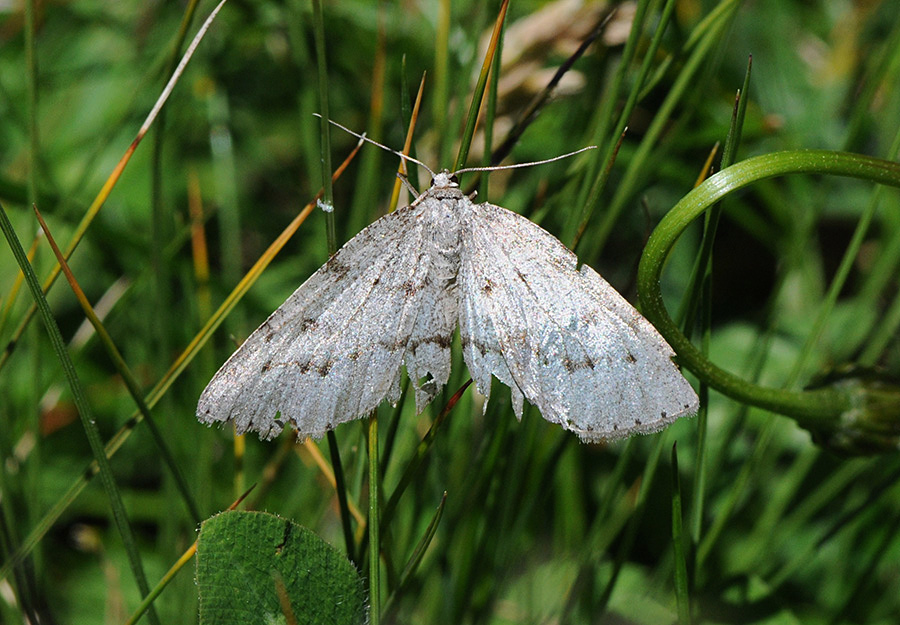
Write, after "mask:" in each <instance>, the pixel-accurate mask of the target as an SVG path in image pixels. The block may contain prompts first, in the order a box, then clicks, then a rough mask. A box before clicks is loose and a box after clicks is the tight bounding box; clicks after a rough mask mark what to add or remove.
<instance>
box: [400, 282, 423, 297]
mask: <svg viewBox="0 0 900 625" xmlns="http://www.w3.org/2000/svg"><path fill="white" fill-rule="evenodd" d="M397 288H398V289H399V290H401V291H403V292H404V294H406V296H407V297H410V296H412V295H415V294H416V293H418V292H419V285H417V284H416V283H415V282H413V281H412V280H407V281H406V282H404V283H403V284H401V285H400V286H398V287H397Z"/></svg>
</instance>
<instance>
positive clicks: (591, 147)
mask: <svg viewBox="0 0 900 625" xmlns="http://www.w3.org/2000/svg"><path fill="white" fill-rule="evenodd" d="M596 149H597V146H596V145H589V146H587V147H584V148H581V149H580V150H575V151H574V152H567V153H566V154H560V155H559V156H554V157H553V158H546V159H544V160H542V161H530V162H528V163H515V164H513V165H492V166H490V167H463V168H462V169H457V170H456V171H455V172H453V175H454V176H455V175H456V174H464V173H467V172H470V171H499V170H501V169H518V168H520V167H531V166H532V165H543V164H545V163H552V162H553V161H561V160H562V159H564V158H569V157H570V156H575V155H576V154H581V153H582V152H587V151H588V150H596Z"/></svg>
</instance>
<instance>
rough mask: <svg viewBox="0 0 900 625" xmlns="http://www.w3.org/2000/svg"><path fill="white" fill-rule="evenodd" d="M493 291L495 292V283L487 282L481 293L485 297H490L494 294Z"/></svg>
mask: <svg viewBox="0 0 900 625" xmlns="http://www.w3.org/2000/svg"><path fill="white" fill-rule="evenodd" d="M493 290H494V283H493V282H491V281H490V280H485V281H484V286H483V287H481V292H482V293H484V294H485V295H490V294H491V292H493Z"/></svg>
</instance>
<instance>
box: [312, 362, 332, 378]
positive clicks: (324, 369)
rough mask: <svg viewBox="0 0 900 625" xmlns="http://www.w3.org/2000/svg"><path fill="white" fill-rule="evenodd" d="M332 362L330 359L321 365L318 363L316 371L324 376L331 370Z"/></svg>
mask: <svg viewBox="0 0 900 625" xmlns="http://www.w3.org/2000/svg"><path fill="white" fill-rule="evenodd" d="M333 364H334V363H333V362H331V361H328V362H324V363H322V364H321V365H319V367H318V369H316V373H318V374H319V375H320V376H322V377H323V378H324V377H325V376H326V375H328V372H329V371H330V370H331V366H332V365H333Z"/></svg>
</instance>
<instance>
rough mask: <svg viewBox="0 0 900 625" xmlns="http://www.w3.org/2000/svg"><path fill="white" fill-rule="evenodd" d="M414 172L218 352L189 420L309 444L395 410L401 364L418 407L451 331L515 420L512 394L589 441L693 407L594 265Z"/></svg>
mask: <svg viewBox="0 0 900 625" xmlns="http://www.w3.org/2000/svg"><path fill="white" fill-rule="evenodd" d="M381 147H384V146H381ZM405 158H407V157H405ZM410 160H414V159H410ZM415 162H417V163H418V161H415ZM419 164H420V165H422V163H419ZM423 166H424V165H423ZM425 168H426V169H428V168H427V167H425ZM428 171H429V172H430V173H431V174H432V184H431V187H430V188H429V189H428V190H427V191H425V192H424V193H422V194H420V195H419V196H418V197H417V198H416V200H415V201H414V202H412V203H411V204H410V205H409V206H406V207H404V208H400V209H398V210H397V211H395V212H393V213H390V214H388V215H385V216H384V217H382V218H381V219H379V220H377V221H375V222H374V223H372V224H371V225H370V226H368V227H367V228H365V229H364V230H362V231H361V232H360V233H359V234H357V235H356V236H355V237H354V238H353V239H351V240H350V241H349V242H348V243H347V244H346V245H344V247H342V248H341V249H340V250H338V251H337V252H336V253H335V254H334V255H333V256H332V257H331V258H330V259H329V260H328V262H327V263H325V264H324V265H323V266H322V267H321V268H320V269H319V270H318V271H316V272H315V273H314V274H313V275H312V276H310V278H309V279H308V280H307V281H306V282H304V283H303V284H302V285H301V286H300V288H298V289H297V290H296V291H295V292H294V294H293V295H291V296H290V297H289V298H288V299H287V301H285V302H284V304H282V305H281V306H280V307H279V308H278V310H276V311H275V312H274V313H273V314H272V316H271V317H269V318H268V319H267V320H266V321H265V323H263V324H262V325H261V326H260V327H259V328H258V329H257V330H256V331H255V332H253V334H251V335H250V337H249V338H248V339H247V340H246V341H245V342H244V344H243V345H242V346H241V347H240V348H239V349H238V350H237V351H236V352H235V353H234V354H233V355H232V356H231V358H229V359H228V361H227V362H226V363H225V364H224V365H223V366H222V368H221V369H220V370H219V372H218V373H216V375H215V377H213V379H212V381H211V382H210V383H209V385H208V386H207V387H206V390H204V391H203V394H202V395H201V397H200V402H199V405H198V407H197V417H198V419H200V421H202V422H204V423H208V424H211V423H216V422H225V421H233V422H234V424H235V428H236V430H237V431H238V432H239V433H243V432H247V431H254V432H258V433H259V435H260V437H261V438H266V439H268V438H272V437H274V436H277V435H278V434H279V433H280V432H281V430H282V429H283V428H284V426H285V425H286V424H288V423H290V424H291V425H292V426H293V427H294V428H295V429H296V430H297V432H298V434H299V435H300V436H313V437H321V436H322V435H324V434H325V432H326V431H328V430H330V429H332V428H334V427H335V426H337V425H338V424H340V423H344V422H346V421H350V420H353V419H356V418H359V417H363V416H365V415H367V414H368V413H370V412H371V411H372V410H374V409H375V408H377V407H378V405H379V404H381V403H382V402H383V401H385V400H387V401H390V402H394V403H395V402H396V401H397V400H398V399H399V398H400V375H401V369H402V367H404V366H405V367H406V370H407V373H408V375H409V377H410V379H411V380H412V382H413V384H414V386H415V395H416V410H417V411H418V412H421V411H422V409H423V408H424V407H425V406H426V405H427V404H428V402H430V401H431V400H432V399H433V398H434V396H435V395H436V394H437V393H438V392H440V390H441V389H442V388H443V386H444V385H445V384H446V383H447V380H448V379H449V376H450V346H451V343H452V339H453V334H454V332H455V331H456V328H457V326H459V333H460V339H461V343H462V349H463V358H464V360H465V362H466V366H467V367H468V368H469V372H470V373H471V375H472V378H473V379H474V381H475V386H476V388H477V389H478V391H479V392H480V393H482V394H484V395H485V396H489V395H490V391H491V376H494V377H496V378H497V379H498V380H500V381H501V382H502V383H503V384H505V385H506V386H508V387H509V388H510V389H511V392H512V403H513V408H514V410H515V413H516V416H517V417H519V418H521V416H522V406H523V400H524V399H527V400H528V401H529V402H530V403H531V404H533V405H534V406H536V407H537V408H538V409H539V410H540V411H541V414H542V415H543V416H544V418H545V419H547V420H548V421H551V422H553V423H558V424H559V425H561V426H563V427H564V428H566V429H567V430H571V431H573V432H575V433H577V434H578V435H579V436H580V437H581V438H582V439H583V440H585V441H600V440H605V439H614V438H621V437H625V436H628V435H630V434H633V433H636V432H641V433H646V432H653V431H656V430H659V429H660V428H663V427H665V426H666V425H668V424H670V423H672V422H673V421H675V420H676V419H678V418H679V417H682V416H686V415H691V414H694V413H695V412H696V411H697V405H698V401H697V395H696V394H695V393H694V390H693V388H691V386H690V384H689V383H688V382H687V380H685V379H684V377H683V376H682V375H681V372H680V371H679V370H678V367H676V366H675V364H674V363H673V362H672V356H674V352H673V351H672V348H671V347H669V345H668V344H667V343H666V341H665V340H664V339H663V338H662V336H660V334H659V333H658V332H657V331H656V329H655V328H654V327H653V326H652V325H651V324H650V322H648V321H647V320H646V319H644V318H643V317H642V316H641V315H640V314H639V313H638V312H637V310H635V309H634V307H632V306H631V304H629V303H628V302H627V301H626V300H625V298H623V297H622V296H621V295H619V294H618V293H617V292H616V291H615V289H613V288H612V287H611V286H610V285H609V284H608V283H607V282H606V281H605V280H604V279H603V278H601V277H600V275H599V274H597V273H596V272H595V271H594V270H593V269H591V268H590V267H588V266H587V265H582V267H581V269H580V270H579V269H577V268H576V267H577V258H576V257H575V255H574V254H573V253H572V252H570V251H569V250H568V249H566V247H565V246H564V245H563V244H562V243H561V242H560V241H559V240H558V239H556V237H554V236H553V235H551V234H550V233H548V232H547V231H545V230H543V229H542V228H540V227H539V226H537V225H536V224H534V223H532V222H531V221H529V220H528V219H526V218H525V217H522V216H521V215H518V214H517V213H514V212H512V211H509V210H507V209H505V208H502V207H500V206H495V205H493V204H488V203H483V204H476V203H474V202H473V201H472V200H471V199H470V198H469V197H468V196H466V195H465V194H464V193H463V192H462V191H461V190H460V188H459V184H458V182H457V180H456V176H455V175H454V174H451V173H450V172H448V171H441V172H439V173H437V174H435V173H434V172H432V171H431V170H430V169H429V170H428ZM464 171H472V170H470V169H467V170H460V172H457V173H462V172H464ZM485 405H486V404H485Z"/></svg>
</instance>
